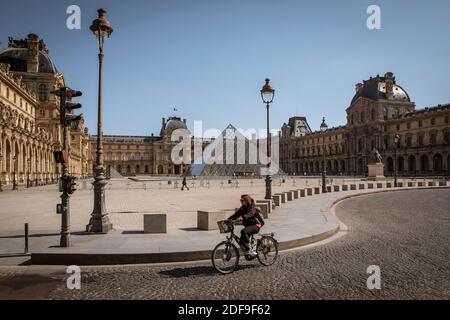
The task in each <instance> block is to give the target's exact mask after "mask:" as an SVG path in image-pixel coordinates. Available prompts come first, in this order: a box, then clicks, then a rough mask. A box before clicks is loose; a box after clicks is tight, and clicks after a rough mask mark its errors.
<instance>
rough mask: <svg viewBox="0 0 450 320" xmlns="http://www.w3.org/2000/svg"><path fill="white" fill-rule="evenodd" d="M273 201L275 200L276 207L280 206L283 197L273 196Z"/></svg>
mask: <svg viewBox="0 0 450 320" xmlns="http://www.w3.org/2000/svg"><path fill="white" fill-rule="evenodd" d="M272 199H273V203H275V206H277V207H278V206H279V205H280V204H281V195H279V194H274V195H273V196H272Z"/></svg>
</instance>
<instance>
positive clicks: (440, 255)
mask: <svg viewBox="0 0 450 320" xmlns="http://www.w3.org/2000/svg"><path fill="white" fill-rule="evenodd" d="M449 198H450V189H448V188H445V189H434V190H432V189H423V190H407V191H394V192H382V193H376V194H367V195H362V196H358V197H354V198H350V199H347V200H344V201H342V202H340V203H339V204H338V205H337V207H336V208H335V211H336V215H337V217H338V218H339V219H340V220H341V221H342V222H343V223H344V224H345V225H346V226H347V228H346V229H345V230H344V231H341V232H340V233H339V234H338V235H336V236H334V239H331V240H329V241H326V243H321V244H318V245H311V246H308V247H305V248H302V249H298V250H293V251H287V252H283V253H282V254H281V255H280V259H279V260H278V261H277V262H276V263H275V265H273V266H271V267H262V266H260V265H258V264H257V263H255V262H251V263H249V262H243V263H242V265H241V267H240V268H239V269H238V270H237V271H236V272H235V273H233V274H231V275H226V276H223V275H220V274H218V273H217V272H215V271H214V270H213V268H212V266H211V263H210V262H198V263H184V264H177V265H173V264H168V265H137V266H108V267H82V288H81V290H68V289H67V288H66V286H65V279H66V278H67V275H66V274H65V273H64V272H65V268H63V267H57V266H54V267H52V266H47V267H40V266H30V267H1V268H0V270H1V271H0V273H1V274H2V276H1V277H0V298H11V297H12V298H14V297H15V298H20V297H22V298H45V299H388V298H391V299H396V298H400V299H449V298H450V281H449V280H450V271H449V270H450V268H449V267H450V265H449V260H448V256H449V255H450V229H449V226H450V224H449V223H448V222H449V219H450V216H449V212H450V202H449V201H448V199H449ZM370 265H378V266H379V267H380V269H381V284H382V287H381V289H380V290H369V289H367V286H366V280H367V278H368V276H369V275H368V274H367V273H366V270H367V267H368V266H370ZM25 282H26V284H24V283H25ZM243 284H245V285H243ZM249 284H251V285H249Z"/></svg>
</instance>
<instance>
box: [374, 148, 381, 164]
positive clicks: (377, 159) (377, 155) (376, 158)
mask: <svg viewBox="0 0 450 320" xmlns="http://www.w3.org/2000/svg"><path fill="white" fill-rule="evenodd" d="M371 160H372V161H371V162H374V163H382V162H383V158H382V157H381V154H380V152H378V150H377V149H376V148H373V150H372V157H371Z"/></svg>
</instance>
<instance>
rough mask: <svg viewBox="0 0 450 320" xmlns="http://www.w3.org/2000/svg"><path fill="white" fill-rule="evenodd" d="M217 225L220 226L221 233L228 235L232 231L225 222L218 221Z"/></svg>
mask: <svg viewBox="0 0 450 320" xmlns="http://www.w3.org/2000/svg"><path fill="white" fill-rule="evenodd" d="M217 225H218V226H219V230H220V233H228V232H230V231H231V228H230V225H229V224H228V223H227V222H226V221H225V220H221V221H217Z"/></svg>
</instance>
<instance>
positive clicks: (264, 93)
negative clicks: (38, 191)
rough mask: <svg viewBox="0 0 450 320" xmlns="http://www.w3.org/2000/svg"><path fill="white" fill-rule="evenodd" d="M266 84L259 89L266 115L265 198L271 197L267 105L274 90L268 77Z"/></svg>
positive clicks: (270, 159)
mask: <svg viewBox="0 0 450 320" xmlns="http://www.w3.org/2000/svg"><path fill="white" fill-rule="evenodd" d="M265 81H266V84H265V85H264V86H263V87H262V89H261V98H262V100H263V102H264V103H265V104H266V116H267V176H266V196H265V199H272V177H271V176H270V165H271V162H272V158H271V157H272V150H271V135H270V127H269V106H270V104H271V103H272V102H273V98H274V96H275V90H274V89H273V88H272V87H271V86H270V84H269V82H270V79H266V80H265Z"/></svg>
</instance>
